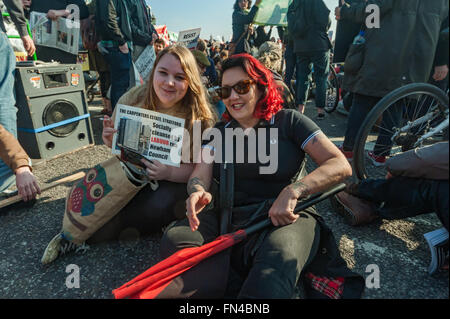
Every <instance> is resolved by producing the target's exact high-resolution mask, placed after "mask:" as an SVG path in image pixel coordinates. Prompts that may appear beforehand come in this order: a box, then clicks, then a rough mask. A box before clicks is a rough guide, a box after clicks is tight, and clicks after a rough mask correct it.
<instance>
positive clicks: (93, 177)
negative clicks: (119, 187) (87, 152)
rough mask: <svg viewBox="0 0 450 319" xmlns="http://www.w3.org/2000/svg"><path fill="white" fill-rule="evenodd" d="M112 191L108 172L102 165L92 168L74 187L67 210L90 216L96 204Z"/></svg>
mask: <svg viewBox="0 0 450 319" xmlns="http://www.w3.org/2000/svg"><path fill="white" fill-rule="evenodd" d="M111 191H112V187H111V186H110V185H109V184H108V181H107V179H106V172H105V169H104V168H103V167H101V166H100V165H97V166H95V167H94V168H92V169H90V170H89V171H88V172H87V174H86V176H85V177H84V179H83V181H82V182H80V183H78V185H76V187H74V188H73V189H72V192H71V193H70V195H69V200H68V205H67V210H68V212H70V213H76V214H81V216H89V215H91V214H92V213H93V212H94V210H95V204H96V203H97V202H98V201H100V200H101V199H102V198H103V197H105V196H106V195H107V194H108V193H109V192H111Z"/></svg>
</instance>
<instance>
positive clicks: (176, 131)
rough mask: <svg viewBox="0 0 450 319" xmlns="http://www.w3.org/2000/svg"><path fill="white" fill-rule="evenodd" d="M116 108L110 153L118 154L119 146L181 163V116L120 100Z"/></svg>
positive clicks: (160, 160) (175, 163)
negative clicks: (124, 103)
mask: <svg viewBox="0 0 450 319" xmlns="http://www.w3.org/2000/svg"><path fill="white" fill-rule="evenodd" d="M116 109H117V110H116V112H117V113H116V118H115V122H114V128H115V129H116V130H118V132H117V133H116V134H114V137H113V143H112V153H113V154H116V155H119V154H120V148H119V146H120V147H123V148H126V149H129V150H131V151H133V152H136V153H139V154H141V155H142V156H144V157H145V158H147V159H148V160H157V161H159V162H160V163H162V164H165V165H170V166H176V167H179V166H180V162H181V149H182V144H183V133H184V130H183V129H184V121H185V120H184V119H182V118H178V117H175V116H170V115H167V114H162V113H158V112H155V111H149V110H146V109H141V108H138V107H133V106H128V105H123V104H117V106H116Z"/></svg>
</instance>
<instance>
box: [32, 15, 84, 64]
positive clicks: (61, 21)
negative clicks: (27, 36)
mask: <svg viewBox="0 0 450 319" xmlns="http://www.w3.org/2000/svg"><path fill="white" fill-rule="evenodd" d="M30 28H31V32H32V35H33V41H34V43H35V44H37V45H42V46H46V47H51V48H56V49H60V50H63V51H66V52H69V53H72V54H75V55H77V54H78V41H79V37H80V23H79V22H78V21H72V20H70V19H65V18H58V20H57V21H52V20H50V19H48V18H47V14H46V13H42V12H35V11H32V12H31V13H30Z"/></svg>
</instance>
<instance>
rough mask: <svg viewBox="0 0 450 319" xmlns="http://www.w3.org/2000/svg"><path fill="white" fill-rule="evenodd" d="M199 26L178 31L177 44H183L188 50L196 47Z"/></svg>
mask: <svg viewBox="0 0 450 319" xmlns="http://www.w3.org/2000/svg"><path fill="white" fill-rule="evenodd" d="M201 30H202V29H201V28H197V29H191V30H184V31H180V33H179V34H178V42H177V43H179V44H182V45H184V46H185V47H187V48H188V49H190V50H193V49H195V48H196V47H197V42H198V39H199V38H200V31H201Z"/></svg>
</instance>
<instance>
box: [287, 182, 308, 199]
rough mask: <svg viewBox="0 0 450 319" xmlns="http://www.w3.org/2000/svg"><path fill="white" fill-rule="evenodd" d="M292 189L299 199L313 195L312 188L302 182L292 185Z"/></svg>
mask: <svg viewBox="0 0 450 319" xmlns="http://www.w3.org/2000/svg"><path fill="white" fill-rule="evenodd" d="M290 187H291V188H292V190H293V191H294V194H295V196H296V197H297V199H301V198H305V197H308V196H309V195H311V188H310V187H309V186H308V185H306V184H305V183H303V182H302V181H297V182H295V183H292V184H291V185H290Z"/></svg>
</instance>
